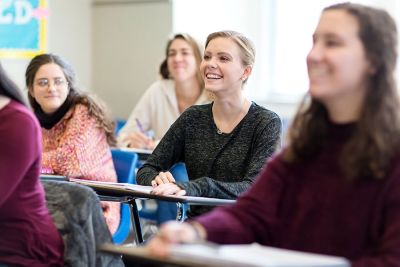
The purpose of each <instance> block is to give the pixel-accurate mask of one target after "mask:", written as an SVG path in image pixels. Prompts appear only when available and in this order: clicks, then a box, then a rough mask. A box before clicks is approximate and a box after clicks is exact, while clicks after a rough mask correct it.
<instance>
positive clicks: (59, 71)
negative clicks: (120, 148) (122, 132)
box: [25, 54, 119, 233]
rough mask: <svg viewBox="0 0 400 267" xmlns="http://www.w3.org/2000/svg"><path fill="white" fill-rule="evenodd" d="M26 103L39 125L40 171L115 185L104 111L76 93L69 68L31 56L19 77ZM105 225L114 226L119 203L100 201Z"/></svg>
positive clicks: (57, 60) (51, 59)
mask: <svg viewBox="0 0 400 267" xmlns="http://www.w3.org/2000/svg"><path fill="white" fill-rule="evenodd" d="M25 79H26V86H27V88H28V90H29V94H28V99H29V102H30V104H31V106H32V108H33V111H34V112H35V115H36V116H37V118H38V119H39V122H40V125H41V127H42V135H43V137H42V140H43V155H42V173H51V174H60V175H66V176H68V177H74V178H82V179H86V180H96V181H109V182H116V181H117V175H116V173H115V169H114V165H113V161H112V158H111V151H110V145H114V144H115V137H114V133H113V126H114V125H113V122H112V120H111V119H110V118H109V116H108V115H107V114H106V112H105V108H104V107H102V106H101V105H100V104H99V103H97V102H95V101H94V99H92V98H91V97H89V96H88V95H86V94H84V93H82V92H80V91H79V89H78V88H77V87H76V84H75V74H74V71H73V69H72V68H71V66H69V64H67V63H66V62H65V61H64V60H63V59H62V58H61V57H59V56H57V55H53V54H42V55H39V56H36V57H35V58H33V59H32V61H31V62H30V63H29V65H28V68H27V70H26V73H25ZM102 207H103V211H104V215H105V218H106V221H107V225H108V227H109V229H110V231H111V233H114V232H115V231H116V229H117V227H118V225H119V204H118V203H110V202H102Z"/></svg>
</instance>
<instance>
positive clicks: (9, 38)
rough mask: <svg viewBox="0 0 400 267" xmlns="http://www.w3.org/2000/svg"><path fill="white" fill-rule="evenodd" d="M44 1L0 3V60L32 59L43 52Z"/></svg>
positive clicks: (4, 0) (45, 21)
mask: <svg viewBox="0 0 400 267" xmlns="http://www.w3.org/2000/svg"><path fill="white" fill-rule="evenodd" d="M47 17H48V10H47V7H46V0H0V58H32V57H34V56H35V55H37V54H40V53H44V52H45V50H46V23H47Z"/></svg>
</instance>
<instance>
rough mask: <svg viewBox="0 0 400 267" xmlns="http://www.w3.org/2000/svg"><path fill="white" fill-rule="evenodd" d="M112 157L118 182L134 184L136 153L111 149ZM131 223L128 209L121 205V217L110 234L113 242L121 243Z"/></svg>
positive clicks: (127, 233) (126, 206) (125, 205)
mask: <svg viewBox="0 0 400 267" xmlns="http://www.w3.org/2000/svg"><path fill="white" fill-rule="evenodd" d="M111 154H112V159H113V162H114V167H115V171H116V173H117V179H118V182H119V183H130V184H136V177H135V169H136V165H137V163H138V158H139V157H138V154H137V153H135V152H133V151H127V150H120V149H118V148H112V149H111ZM130 224H131V215H130V210H129V207H128V205H127V204H122V205H121V217H120V223H119V226H118V229H117V231H116V232H115V233H114V235H113V236H112V240H113V242H114V243H115V244H122V243H123V242H124V241H125V240H126V238H127V237H128V235H129V230H130Z"/></svg>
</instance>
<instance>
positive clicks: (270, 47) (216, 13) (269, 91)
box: [173, 0, 400, 103]
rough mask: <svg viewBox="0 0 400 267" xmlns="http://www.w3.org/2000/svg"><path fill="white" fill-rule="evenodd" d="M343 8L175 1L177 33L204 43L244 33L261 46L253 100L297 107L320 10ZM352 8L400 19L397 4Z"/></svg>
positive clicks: (324, 1) (275, 0) (384, 1)
mask: <svg viewBox="0 0 400 267" xmlns="http://www.w3.org/2000/svg"><path fill="white" fill-rule="evenodd" d="M338 2H343V1H337V0H318V1H317V0H310V1H298V0H174V1H173V19H174V21H173V29H174V31H175V32H187V33H189V34H191V35H193V36H194V37H195V38H197V39H199V40H201V41H203V42H204V41H205V39H206V37H207V35H208V34H209V33H211V32H214V31H219V30H226V29H229V30H235V31H239V32H242V33H243V34H245V35H246V36H247V37H249V38H250V39H251V40H252V41H253V42H254V44H255V46H256V63H255V67H254V70H253V75H252V76H251V77H250V79H249V83H248V84H247V86H246V87H247V89H246V93H247V95H248V96H249V98H250V99H252V100H255V101H257V102H260V103H266V102H278V103H282V102H292V103H293V102H294V103H297V101H298V100H299V99H300V97H301V96H302V95H304V93H305V92H306V91H307V88H308V78H307V69H306V56H307V53H308V52H309V50H310V48H311V45H312V34H313V32H314V30H315V27H316V25H317V22H318V19H319V15H320V13H321V10H322V9H323V8H324V7H326V6H329V5H331V4H334V3H338ZM353 2H359V3H364V4H369V5H375V6H378V7H382V8H385V9H386V10H389V11H390V12H391V13H392V15H393V16H394V17H400V12H399V11H398V10H399V8H400V3H398V2H397V1H396V0H359V1H353ZM399 26H400V25H399ZM399 75H400V70H399Z"/></svg>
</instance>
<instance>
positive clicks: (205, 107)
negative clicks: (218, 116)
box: [184, 103, 212, 115]
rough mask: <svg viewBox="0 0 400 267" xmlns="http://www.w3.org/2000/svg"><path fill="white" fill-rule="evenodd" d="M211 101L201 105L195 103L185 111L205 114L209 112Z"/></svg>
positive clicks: (193, 113) (192, 113)
mask: <svg viewBox="0 0 400 267" xmlns="http://www.w3.org/2000/svg"><path fill="white" fill-rule="evenodd" d="M211 105H212V104H211V103H208V104H201V105H193V106H190V107H188V108H187V109H186V110H185V112H184V113H187V114H191V115H195V114H204V113H207V112H208V111H209V110H210V108H211Z"/></svg>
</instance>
